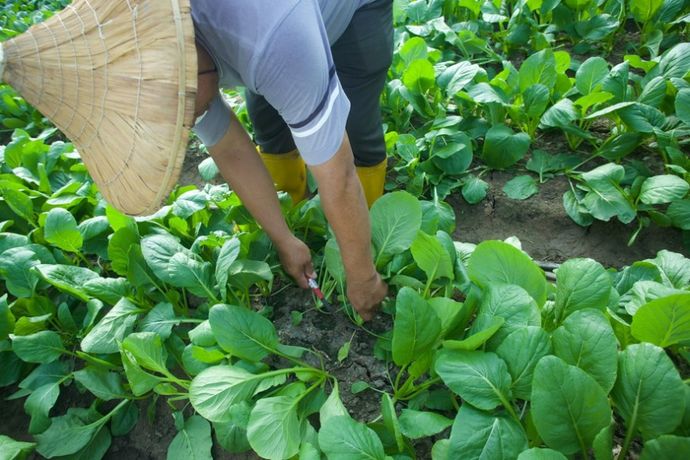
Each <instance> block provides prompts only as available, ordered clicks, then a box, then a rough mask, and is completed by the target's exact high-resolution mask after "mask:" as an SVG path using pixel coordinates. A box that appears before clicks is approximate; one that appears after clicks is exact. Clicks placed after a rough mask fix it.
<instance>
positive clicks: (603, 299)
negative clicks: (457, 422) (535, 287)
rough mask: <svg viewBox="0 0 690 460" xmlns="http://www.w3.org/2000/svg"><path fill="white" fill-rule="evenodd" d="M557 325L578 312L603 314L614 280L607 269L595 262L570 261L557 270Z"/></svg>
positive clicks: (588, 260)
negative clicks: (588, 309)
mask: <svg viewBox="0 0 690 460" xmlns="http://www.w3.org/2000/svg"><path fill="white" fill-rule="evenodd" d="M556 281H557V283H556V303H555V306H554V311H555V315H556V322H557V323H560V322H561V321H562V320H563V319H564V318H566V317H567V316H568V315H570V314H572V313H573V312H575V311H577V310H582V309H585V308H594V309H597V310H601V311H604V310H605V309H606V306H607V305H608V302H609V296H610V295H611V287H612V284H611V278H610V277H609V275H608V273H607V272H606V270H605V269H604V267H603V266H602V265H601V264H600V263H599V262H596V261H594V260H592V259H571V260H568V261H566V262H564V263H563V264H562V265H561V266H560V267H559V268H558V270H556Z"/></svg>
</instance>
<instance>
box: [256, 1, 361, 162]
mask: <svg viewBox="0 0 690 460" xmlns="http://www.w3.org/2000/svg"><path fill="white" fill-rule="evenodd" d="M253 70H254V74H253V78H254V81H255V84H256V89H257V92H258V93H259V94H261V95H263V96H264V98H266V100H267V101H268V103H269V104H271V105H272V106H273V107H274V108H275V109H276V110H277V111H278V113H279V114H280V115H281V117H282V118H283V120H285V123H287V125H288V127H289V128H290V131H291V132H292V136H293V139H294V141H295V145H296V146H297V148H298V149H299V151H300V154H301V155H302V158H304V161H305V162H306V163H307V164H309V165H318V164H321V163H325V162H326V161H328V160H330V159H331V158H332V157H333V155H335V153H336V151H337V150H338V148H339V147H340V145H341V143H342V141H343V137H344V135H345V125H346V122H347V116H348V113H349V110H350V102H349V100H348V99H347V96H346V95H345V93H344V91H343V89H342V87H341V86H340V82H339V81H338V76H337V74H336V73H335V66H334V64H333V58H332V57H331V50H330V46H329V44H328V36H327V35H326V30H325V28H324V25H323V21H322V20H321V12H320V11H319V8H318V3H317V2H311V1H310V2H299V3H298V4H297V6H296V7H295V8H294V9H293V10H292V12H291V13H290V14H289V15H288V16H287V17H286V18H285V20H284V21H283V22H282V23H281V24H280V25H279V26H278V27H277V28H276V30H275V31H274V33H273V34H272V37H271V40H270V41H269V43H267V44H266V47H265V49H264V51H263V53H261V54H259V55H257V57H256V60H255V68H254V69H253Z"/></svg>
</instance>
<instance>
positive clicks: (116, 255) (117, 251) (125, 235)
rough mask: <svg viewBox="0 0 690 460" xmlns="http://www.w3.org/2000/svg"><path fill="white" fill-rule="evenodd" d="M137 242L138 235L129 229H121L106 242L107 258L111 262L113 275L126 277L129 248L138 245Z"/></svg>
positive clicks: (138, 239) (135, 231)
mask: <svg viewBox="0 0 690 460" xmlns="http://www.w3.org/2000/svg"><path fill="white" fill-rule="evenodd" d="M139 241H140V238H139V233H138V232H137V230H136V229H132V228H130V227H123V228H121V229H119V230H118V231H116V232H115V233H113V236H111V237H110V241H109V242H108V258H110V260H111V261H112V267H113V270H114V271H115V273H117V274H118V275H120V276H127V272H128V270H129V251H130V248H131V247H132V245H138V244H139Z"/></svg>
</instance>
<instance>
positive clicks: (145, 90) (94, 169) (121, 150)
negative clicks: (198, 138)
mask: <svg viewBox="0 0 690 460" xmlns="http://www.w3.org/2000/svg"><path fill="white" fill-rule="evenodd" d="M3 47H4V51H5V60H6V64H5V72H4V75H2V77H3V79H4V80H5V81H6V82H7V83H9V84H10V85H12V86H13V87H14V88H15V89H16V90H17V91H18V92H19V93H20V94H21V95H22V96H23V97H24V98H25V99H26V100H27V101H28V102H29V103H30V104H32V105H33V106H34V107H36V108H37V109H38V110H39V111H41V113H43V114H44V115H45V116H46V117H48V118H49V119H50V120H51V121H52V122H53V123H54V124H55V125H56V126H57V127H58V128H59V129H60V130H61V131H62V132H63V133H64V134H65V135H66V136H67V137H68V138H69V139H70V140H71V141H72V142H73V143H74V145H75V147H76V148H77V150H78V152H79V154H80V156H81V158H82V160H83V161H84V164H85V165H86V167H87V169H88V171H89V173H90V174H91V177H92V178H93V179H94V181H95V183H96V184H97V185H98V187H99V190H100V191H101V193H102V194H103V196H104V198H105V199H106V200H107V201H108V202H109V203H111V204H112V205H113V206H114V207H116V208H117V209H119V210H120V211H122V212H124V213H126V214H129V215H137V216H138V215H148V214H152V213H154V212H156V211H157V210H158V209H159V208H160V207H161V205H162V203H163V202H164V200H165V199H166V198H167V197H168V195H169V194H170V191H171V190H172V188H173V187H174V186H175V185H176V183H177V181H178V180H179V176H180V171H181V168H182V163H183V161H184V156H185V153H186V149H187V141H188V137H189V130H190V128H191V127H192V126H193V123H194V102H195V97H196V91H197V56H196V48H195V45H194V27H193V23H192V16H191V7H190V3H189V0H140V1H136V0H122V1H116V2H112V1H106V0H103V1H96V0H75V1H74V2H73V3H72V4H71V5H69V6H68V7H67V8H66V9H65V10H63V11H61V12H60V13H59V14H56V15H55V16H53V17H51V18H50V19H48V20H47V21H45V22H43V23H41V24H38V25H36V26H34V27H32V28H31V29H29V30H28V31H27V32H25V33H24V34H22V35H20V36H18V37H15V38H14V39H13V40H10V41H8V42H6V43H4V44H3Z"/></svg>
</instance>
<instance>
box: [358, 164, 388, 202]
mask: <svg viewBox="0 0 690 460" xmlns="http://www.w3.org/2000/svg"><path fill="white" fill-rule="evenodd" d="M386 166H388V160H383V161H382V162H381V163H379V164H377V165H374V166H357V176H359V181H360V182H361V183H362V188H363V189H364V195H365V196H366V198H367V206H369V208H371V205H373V204H374V201H376V200H378V199H379V198H380V197H381V195H383V186H384V184H385V183H386Z"/></svg>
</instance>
